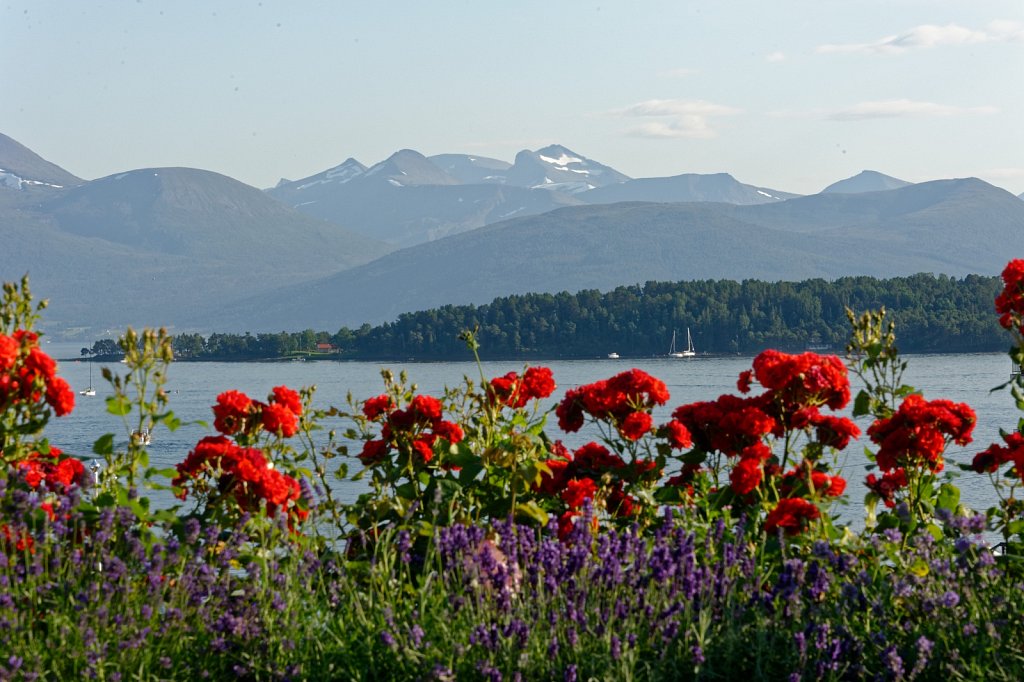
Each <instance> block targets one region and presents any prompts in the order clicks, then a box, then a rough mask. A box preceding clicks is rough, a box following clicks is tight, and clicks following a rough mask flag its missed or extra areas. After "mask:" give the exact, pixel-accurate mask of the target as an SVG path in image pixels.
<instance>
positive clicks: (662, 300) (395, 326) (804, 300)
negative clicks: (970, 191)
mask: <svg viewBox="0 0 1024 682" xmlns="http://www.w3.org/2000/svg"><path fill="white" fill-rule="evenodd" d="M1000 286H1001V285H1000V281H999V278H998V277H984V276H980V275H969V276H967V277H964V278H961V279H957V278H953V277H948V276H944V275H938V276H935V275H930V274H918V275H913V276H910V277H897V278H892V279H877V278H874V277H843V278H840V279H836V280H834V281H826V280H824V279H812V280H806V281H802V282H762V281H757V280H745V281H743V282H735V281H728V280H705V281H695V282H671V283H670V282H647V283H646V284H643V285H640V284H637V285H631V286H621V287H618V288H616V289H614V290H612V291H609V292H607V293H602V292H599V291H596V290H585V291H580V292H578V293H568V292H562V293H558V294H526V295H516V296H508V297H503V298H497V299H495V300H494V301H492V302H491V303H489V304H485V305H462V306H455V305H448V306H444V307H441V308H436V309H432V310H426V311H421V312H416V313H407V314H403V315H401V316H399V317H398V319H397V320H395V321H394V322H389V323H386V324H382V325H379V326H376V327H372V326H370V325H369V324H364V325H363V326H361V327H359V328H358V329H349V328H347V327H342V328H341V329H339V330H338V331H336V332H333V333H332V332H327V331H314V330H312V329H307V330H304V331H301V332H279V333H257V334H251V333H245V334H225V333H214V334H210V335H209V336H203V335H201V334H178V335H175V337H174V351H175V356H176V358H177V359H179V360H238V361H252V360H271V359H285V358H290V357H308V358H310V359H316V358H322V359H332V360H338V359H345V360H409V359H414V360H460V359H466V358H467V357H468V354H467V350H466V346H465V344H464V343H463V342H462V341H461V340H460V339H459V335H460V333H461V332H462V331H464V330H467V329H476V330H477V338H478V339H479V341H480V344H481V350H480V354H481V357H482V358H485V359H507V358H522V359H572V358H592V357H604V356H605V355H606V354H608V353H610V352H613V351H614V352H617V353H619V354H620V355H621V356H622V357H624V358H628V357H650V356H656V355H665V354H666V353H667V351H668V348H669V343H670V340H671V337H672V333H673V331H678V332H679V334H680V335H681V337H682V338H685V333H686V329H687V328H689V329H690V330H691V332H692V335H693V339H694V344H695V346H696V348H697V351H698V353H701V354H703V353H708V354H735V353H740V354H753V353H757V352H760V351H761V350H763V349H765V348H769V347H772V348H777V349H780V350H787V351H791V352H792V351H800V350H804V349H808V348H811V349H816V350H831V351H833V352H840V351H842V349H843V348H844V346H845V344H846V341H847V338H848V336H849V329H850V327H849V322H848V320H847V316H846V309H847V308H849V309H851V310H853V311H855V312H863V311H865V310H869V309H878V308H881V307H885V309H886V310H887V311H889V313H890V314H891V319H893V320H894V321H895V322H896V325H897V331H898V334H899V339H900V349H901V350H902V351H904V352H910V353H925V352H987V351H1001V350H1005V348H1006V345H1007V339H1006V336H1005V331H1004V330H1002V329H1001V328H1000V327H999V324H998V322H997V320H996V319H995V317H994V316H993V314H992V310H993V299H994V297H995V295H996V293H997V292H998V291H999V289H1000ZM116 353H117V345H116V343H115V342H114V341H112V340H103V341H99V342H97V343H96V344H94V346H93V347H92V348H91V349H83V355H94V356H95V357H107V356H110V355H115V354H116Z"/></svg>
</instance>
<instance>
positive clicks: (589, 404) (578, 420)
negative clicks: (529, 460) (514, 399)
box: [555, 369, 669, 432]
mask: <svg viewBox="0 0 1024 682" xmlns="http://www.w3.org/2000/svg"><path fill="white" fill-rule="evenodd" d="M668 399H669V392H668V389H667V388H666V387H665V382H663V381H661V380H660V379H656V378H654V377H652V376H651V375H649V374H647V373H646V372H643V371H641V370H639V369H631V370H629V371H628V372H622V373H621V374H616V375H615V376H613V377H612V378H610V379H607V380H605V381H597V382H594V383H592V384H586V385H584V386H580V387H579V388H576V389H570V390H569V391H567V392H566V394H565V397H564V398H562V402H561V403H559V404H558V407H557V408H555V414H556V415H557V416H558V425H559V426H560V427H561V428H562V430H564V431H566V432H572V431H578V430H579V429H580V427H582V426H583V422H584V418H585V415H587V414H589V415H590V416H591V417H593V418H594V419H598V420H611V421H615V422H618V423H621V422H622V421H624V420H625V419H626V418H627V417H628V416H629V415H630V413H633V412H642V411H647V410H650V409H651V408H653V407H654V406H655V405H664V404H665V403H666V402H668Z"/></svg>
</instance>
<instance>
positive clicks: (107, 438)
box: [92, 433, 114, 456]
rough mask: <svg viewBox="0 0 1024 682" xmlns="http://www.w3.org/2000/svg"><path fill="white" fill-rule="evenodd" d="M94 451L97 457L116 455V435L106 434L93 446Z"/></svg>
mask: <svg viewBox="0 0 1024 682" xmlns="http://www.w3.org/2000/svg"><path fill="white" fill-rule="evenodd" d="M92 451H93V452H94V453H96V454H97V455H101V456H102V455H112V454H114V434H112V433H106V434H103V435H102V436H100V437H99V439H97V441H96V442H95V443H93V444H92Z"/></svg>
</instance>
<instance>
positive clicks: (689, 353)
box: [668, 327, 697, 358]
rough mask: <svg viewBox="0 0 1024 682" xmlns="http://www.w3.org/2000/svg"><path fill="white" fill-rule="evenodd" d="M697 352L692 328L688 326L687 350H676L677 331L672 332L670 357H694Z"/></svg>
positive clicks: (669, 348) (669, 349)
mask: <svg viewBox="0 0 1024 682" xmlns="http://www.w3.org/2000/svg"><path fill="white" fill-rule="evenodd" d="M696 354H697V351H695V350H694V349H693V337H691V336H690V328H689V327H687V328H686V350H676V333H675V331H673V332H672V344H671V345H670V346H669V347H668V356H669V357H670V358H692V357H693V356H695V355H696Z"/></svg>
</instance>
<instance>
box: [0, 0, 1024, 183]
mask: <svg viewBox="0 0 1024 682" xmlns="http://www.w3.org/2000/svg"><path fill="white" fill-rule="evenodd" d="M1022 123H1024V1H1022V0H773V1H770V2H765V1H764V0H757V1H748V0H701V1H689V0H668V1H659V0H643V1H637V0H628V1H626V0H623V1H617V0H616V1H609V0H601V1H599V2H582V1H576V0H559V1H553V0H516V2H484V1H480V0H431V1H429V2H425V1H412V0H408V1H404V0H392V1H391V2H368V1H366V0H364V1H362V2H349V1H347V0H334V1H325V2H314V1H312V0H307V1H304V2H286V1H281V2H278V1H272V0H263V1H262V2H260V1H246V2H242V1H240V0H239V1H234V0H168V1H166V2H158V1H156V0H137V1H136V0H118V1H113V2H111V1H100V0H88V1H85V0H82V1H79V0H63V1H59V2H56V1H51V0H0V133H4V134H6V135H8V136H10V137H12V138H14V139H15V140H17V141H18V142H20V143H22V144H24V145H25V146H27V147H29V148H30V149H32V150H33V151H35V152H36V153H38V154H40V155H41V156H43V157H44V158H46V159H47V160H49V161H52V162H54V163H56V164H58V165H60V166H62V167H63V168H65V169H66V170H68V171H70V172H72V173H74V174H76V175H78V176H81V177H83V178H87V179H93V178H98V177H103V176H106V175H111V174H114V173H118V172H123V171H125V170H131V169H136V168H150V167H162V166H188V167H193V168H203V169H206V170H211V171H216V172H218V173H223V174H225V175H229V176H231V177H233V178H236V179H238V180H241V181H242V182H245V183H248V184H250V185H254V186H256V187H261V188H265V187H271V186H273V185H275V184H276V183H277V182H278V180H279V179H281V178H288V179H292V180H295V179H300V178H303V177H307V176H309V175H313V174H315V173H318V172H320V171H322V170H325V169H327V168H330V167H333V166H336V165H338V164H340V163H342V162H343V161H344V160H345V159H347V158H348V157H354V158H356V159H358V160H359V161H361V162H362V163H364V164H366V165H372V164H374V163H376V162H378V161H382V160H384V159H386V158H387V157H388V156H390V155H391V154H392V153H394V152H395V151H397V150H399V149H404V148H408V149H415V150H417V151H419V152H421V153H423V154H426V155H428V156H429V155H431V154H441V153H463V154H472V155H479V156H488V157H493V158H498V159H503V160H506V161H509V162H511V161H512V160H513V159H514V157H515V154H516V153H517V152H518V151H520V150H522V149H538V148H540V147H543V146H546V145H548V144H555V143H557V144H562V145H564V146H566V147H568V148H569V149H571V150H573V151H575V152H576V153H578V154H581V155H583V156H585V157H587V158H590V159H593V160H595V161H599V162H601V163H604V164H606V165H609V166H612V167H613V168H615V169H616V170H619V171H620V172H623V173H625V174H627V175H629V176H632V177H657V176H668V175H678V174H681V173H718V172H727V173H731V174H732V175H733V176H734V177H735V178H736V179H738V180H740V181H741V182H745V183H749V184H754V185H759V186H765V187H770V188H773V189H777V190H781V191H787V192H794V193H800V194H809V193H814V192H818V191H820V190H821V189H822V188H824V187H825V186H827V185H829V184H831V183H833V182H835V181H837V180H840V179H843V178H846V177H850V176H852V175H856V174H857V173H858V172H860V171H862V170H866V169H870V170H876V171H879V172H882V173H886V174H888V175H892V176H895V177H898V178H900V179H903V180H907V181H911V182H922V181H926V180H933V179H939V178H952V177H968V176H974V177H979V178H981V179H983V180H985V181H987V182H990V183H992V184H994V185H997V186H999V187H1003V188H1005V189H1007V190H1009V191H1011V192H1013V193H1014V194H1019V193H1021V192H1024V125H1022Z"/></svg>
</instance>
